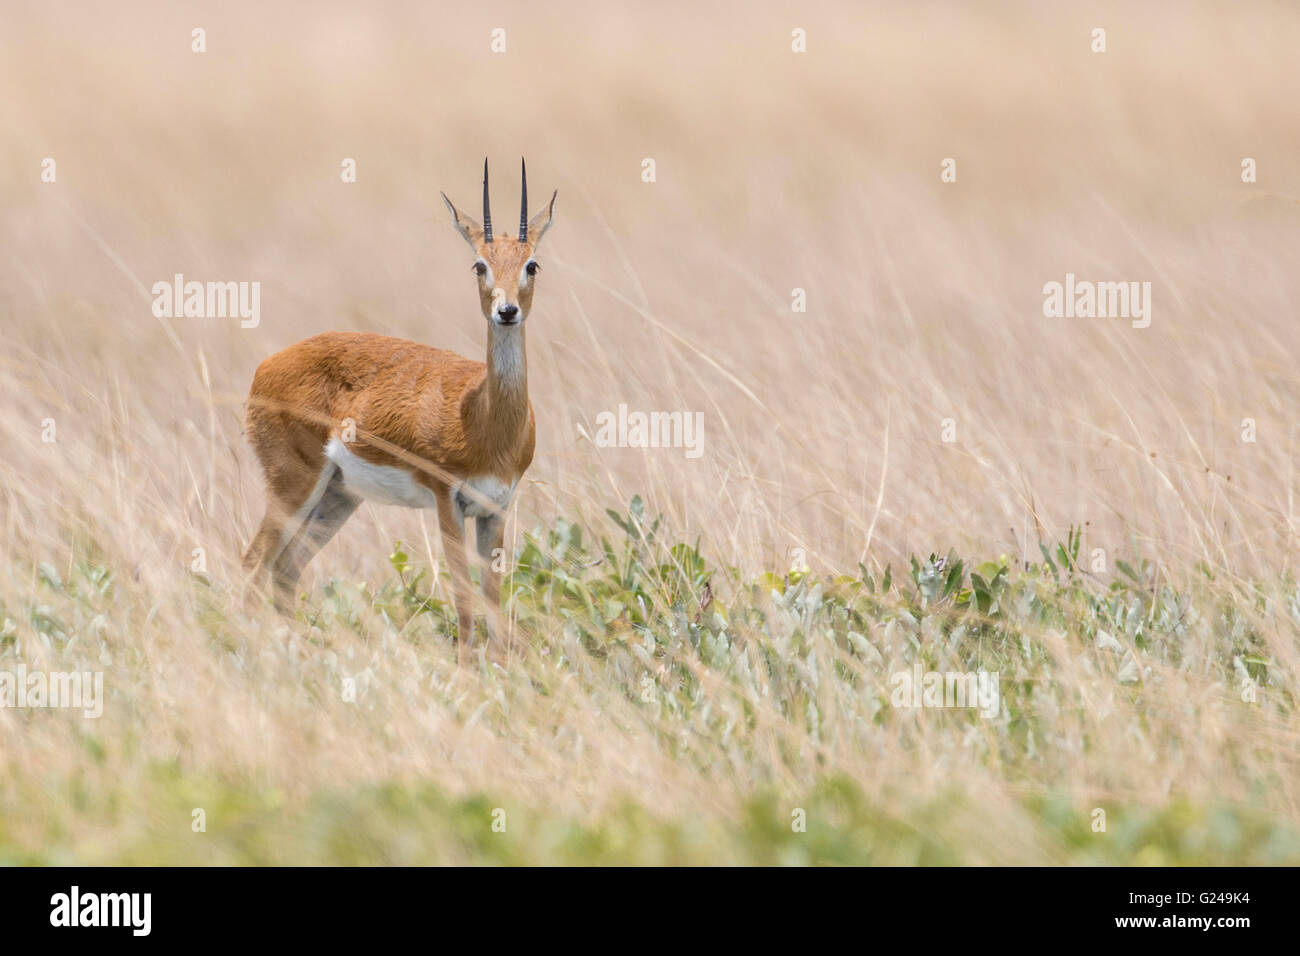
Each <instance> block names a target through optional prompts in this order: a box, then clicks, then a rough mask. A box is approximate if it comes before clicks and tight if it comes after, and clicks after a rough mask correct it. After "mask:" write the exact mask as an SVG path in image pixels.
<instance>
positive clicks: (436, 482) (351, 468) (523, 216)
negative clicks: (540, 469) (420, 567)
mask: <svg viewBox="0 0 1300 956" xmlns="http://www.w3.org/2000/svg"><path fill="white" fill-rule="evenodd" d="M520 176H521V184H522V185H521V190H522V199H521V202H520V214H519V236H518V238H517V239H516V238H515V237H513V236H511V237H506V238H501V237H496V236H493V234H492V213H491V209H490V204H489V200H488V166H487V160H486V159H485V160H483V223H482V225H480V224H479V223H477V222H475V221H474V220H473V219H472V218H470V217H469V216H467V215H466V214H465V213H463V212H461V211H460V210H459V209H457V208H456V206H455V205H453V204H452V202H451V200H450V199H448V198H447V196H446V194H445V193H442V194H441V195H442V199H443V202H445V203H446V204H447V208H448V209H449V210H450V211H451V216H452V221H453V224H454V225H455V227H456V231H457V232H459V233H460V234H461V236H462V237H464V239H465V241H466V242H468V243H469V245H470V248H472V249H473V250H474V255H475V259H474V264H473V271H474V273H475V274H476V276H477V280H478V295H479V306H480V308H481V309H482V312H483V317H484V318H485V319H486V320H487V360H486V362H475V361H472V360H470V359H467V358H462V357H461V356H459V355H456V354H455V353H453V352H448V351H444V350H442V349H436V348H432V347H430V346H427V345H421V344H419V343H417V342H410V341H407V340H405V339H398V338H390V337H388V336H383V335H376V334H373V333H368V332H325V333H322V334H320V335H316V336H313V337H312V338H309V339H306V340H304V341H302V342H299V343H298V344H297V345H293V346H290V347H289V348H287V349H285V350H284V351H282V352H277V353H276V354H275V355H272V356H271V357H270V358H268V359H266V360H265V361H263V362H262V363H261V364H260V365H259V366H258V367H257V371H256V373H255V374H254V376H253V384H252V388H251V389H250V390H249V395H248V404H247V408H246V414H245V432H246V434H247V436H248V440H249V443H250V444H251V445H252V446H253V450H254V452H255V453H256V455H257V458H258V461H259V462H260V464H261V466H262V471H263V473H264V476H265V479H266V488H267V501H266V516H265V517H264V518H263V519H262V523H261V526H260V527H259V528H258V530H257V533H256V534H255V535H254V537H253V540H252V542H251V543H250V544H249V546H248V551H247V552H246V553H245V555H244V567H245V570H246V571H247V572H248V575H249V578H250V580H255V579H259V578H262V577H264V576H265V573H266V572H269V575H270V578H271V583H272V590H273V596H274V602H275V606H276V608H277V609H279V610H280V611H282V612H288V611H289V610H291V609H292V602H293V597H294V591H295V590H296V587H297V584H298V580H299V578H300V576H301V574H302V571H303V568H304V567H306V565H307V563H308V562H309V561H310V560H311V559H312V558H313V557H314V556H315V555H316V553H317V552H318V551H320V549H321V548H322V547H324V546H325V544H326V543H327V542H328V541H329V540H330V539H331V538H333V537H334V535H335V534H336V533H337V532H338V530H339V528H341V527H342V526H343V524H344V522H346V521H347V520H348V518H349V517H350V516H351V515H352V513H353V512H354V511H356V509H357V507H358V506H359V505H360V504H361V502H362V501H363V500H364V501H371V502H375V503H377V504H388V505H401V506H403V507H407V508H432V509H436V510H437V512H438V526H439V530H440V533H441V537H442V546H443V551H444V552H445V553H446V560H447V563H448V565H449V567H450V570H451V579H452V591H453V598H454V601H455V607H456V626H457V639H458V640H459V641H460V642H461V646H462V647H463V646H464V645H465V644H466V643H468V642H469V641H470V639H471V638H472V635H473V623H474V618H473V588H472V584H471V580H470V575H469V562H468V554H467V548H466V543H465V519H467V518H472V519H474V525H475V528H474V531H475V545H476V549H477V551H478V557H479V560H480V566H481V570H480V574H481V585H482V592H483V598H484V603H485V604H486V611H487V615H486V616H487V622H486V623H487V631H488V640H489V643H492V642H493V640H494V636H495V626H494V614H495V613H496V612H498V611H499V605H500V600H501V591H500V588H501V584H500V575H499V573H498V572H497V571H496V570H495V567H496V566H497V562H496V561H494V558H495V557H496V556H497V555H503V554H504V552H502V551H501V550H500V549H501V547H502V542H503V540H504V526H505V512H506V507H507V506H508V504H509V503H510V500H511V498H512V496H513V495H514V492H515V488H516V487H517V486H518V484H519V479H520V478H521V477H522V476H523V474H524V472H525V471H527V469H528V466H529V465H530V464H531V463H532V460H533V446H534V436H535V424H534V418H533V407H532V403H531V402H530V401H529V400H528V366H527V362H526V361H525V356H524V322H525V320H526V319H527V318H528V313H529V311H530V310H531V308H532V304H533V292H534V287H535V282H536V276H537V273H538V271H539V270H540V266H539V265H538V264H537V260H536V259H535V258H534V253H535V252H536V251H537V244H538V242H539V241H540V240H541V238H542V236H543V235H545V233H546V231H547V230H548V229H549V228H550V227H551V222H552V218H553V215H554V212H555V197H556V195H558V191H557V192H555V193H552V194H551V201H550V202H549V203H547V205H546V208H544V209H543V210H541V211H540V212H538V213H537V215H536V216H534V217H533V218H532V219H531V220H530V219H529V218H528V170H527V167H526V166H525V165H524V163H523V161H522V160H521V161H520Z"/></svg>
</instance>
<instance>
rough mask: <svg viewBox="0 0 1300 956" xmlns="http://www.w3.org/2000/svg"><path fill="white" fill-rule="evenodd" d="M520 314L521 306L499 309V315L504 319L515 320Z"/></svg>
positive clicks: (508, 306) (505, 306)
mask: <svg viewBox="0 0 1300 956" xmlns="http://www.w3.org/2000/svg"><path fill="white" fill-rule="evenodd" d="M518 314H519V306H517V305H503V306H501V308H499V309H497V315H499V316H501V318H503V319H513V318H514V317H515V316H516V315H518Z"/></svg>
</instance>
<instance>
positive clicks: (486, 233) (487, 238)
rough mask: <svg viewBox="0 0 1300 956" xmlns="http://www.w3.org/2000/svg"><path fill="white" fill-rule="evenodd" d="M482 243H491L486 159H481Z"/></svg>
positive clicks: (490, 216)
mask: <svg viewBox="0 0 1300 956" xmlns="http://www.w3.org/2000/svg"><path fill="white" fill-rule="evenodd" d="M483 241H484V242H491V241H492V210H491V209H490V208H489V206H488V173H487V157H486V156H484V157H483Z"/></svg>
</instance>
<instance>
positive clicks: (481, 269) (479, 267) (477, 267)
mask: <svg viewBox="0 0 1300 956" xmlns="http://www.w3.org/2000/svg"><path fill="white" fill-rule="evenodd" d="M474 271H475V272H476V273H478V274H479V275H481V276H485V275H487V263H486V262H483V261H482V260H479V261H478V262H476V263H474Z"/></svg>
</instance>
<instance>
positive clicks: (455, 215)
mask: <svg viewBox="0 0 1300 956" xmlns="http://www.w3.org/2000/svg"><path fill="white" fill-rule="evenodd" d="M438 195H439V196H441V197H442V201H443V202H445V203H446V204H447V208H448V209H450V210H451V218H452V222H453V224H454V225H455V226H456V231H457V232H459V233H460V234H461V235H462V236H464V237H465V241H466V242H468V243H469V247H470V248H471V249H473V250H474V251H475V252H477V251H478V247H479V243H480V242H482V241H483V227H482V226H480V225H479V224H478V223H477V222H475V221H474V219H472V218H471V217H470V216H467V215H465V214H464V213H463V212H461V211H460V210H459V209H457V208H456V207H455V206H453V205H452V202H451V200H450V199H448V198H447V194H446V193H443V192H440V193H438Z"/></svg>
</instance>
